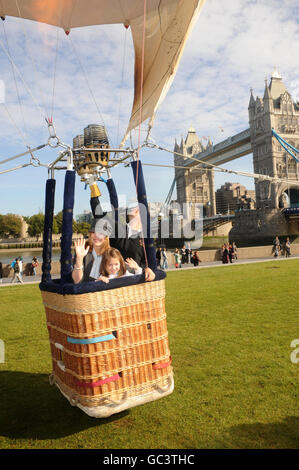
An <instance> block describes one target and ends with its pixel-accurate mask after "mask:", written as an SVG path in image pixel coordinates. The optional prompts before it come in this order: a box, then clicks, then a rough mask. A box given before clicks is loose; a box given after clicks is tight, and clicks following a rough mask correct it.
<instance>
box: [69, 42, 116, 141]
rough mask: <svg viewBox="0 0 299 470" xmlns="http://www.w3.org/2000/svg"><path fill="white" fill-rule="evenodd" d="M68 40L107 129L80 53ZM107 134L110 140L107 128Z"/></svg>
mask: <svg viewBox="0 0 299 470" xmlns="http://www.w3.org/2000/svg"><path fill="white" fill-rule="evenodd" d="M68 39H69V41H70V44H71V46H72V49H73V52H74V55H75V57H76V59H77V61H78V64H79V66H80V68H81V71H82V73H83V76H84V78H85V81H86V84H87V87H88V90H89V93H90V95H91V97H92V100H93V102H94V105H95V107H96V109H97V112H98V114H99V116H100V119H101V122H102V123H103V125H104V127H105V128H106V125H105V122H104V118H103V116H102V113H101V110H100V108H99V106H98V103H97V101H96V99H95V96H94V93H93V91H92V88H91V86H90V83H89V80H88V77H87V75H86V72H85V69H84V67H83V65H82V62H81V60H80V58H79V54H78V52H77V50H76V48H75V44H74V43H73V41H72V38H71V36H70V35H69V36H68ZM106 133H107V137H108V139H109V140H110V137H109V135H108V130H107V128H106ZM110 141H111V140H110Z"/></svg>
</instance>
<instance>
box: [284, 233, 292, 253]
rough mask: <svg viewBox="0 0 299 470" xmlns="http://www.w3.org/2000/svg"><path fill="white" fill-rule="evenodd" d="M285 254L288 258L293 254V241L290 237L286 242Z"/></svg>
mask: <svg viewBox="0 0 299 470" xmlns="http://www.w3.org/2000/svg"><path fill="white" fill-rule="evenodd" d="M285 255H286V258H288V257H289V256H291V242H290V239H289V237H287V239H286V243H285Z"/></svg>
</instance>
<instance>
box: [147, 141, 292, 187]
mask: <svg viewBox="0 0 299 470" xmlns="http://www.w3.org/2000/svg"><path fill="white" fill-rule="evenodd" d="M144 146H145V147H148V148H157V149H158V150H162V151H164V152H168V153H171V154H173V155H178V156H180V157H186V155H184V154H182V153H179V152H175V151H173V150H169V149H166V148H163V147H161V146H159V145H157V144H154V143H149V142H145V143H144ZM188 159H190V160H194V161H195V162H197V163H202V164H203V165H204V166H205V168H204V169H205V170H214V171H219V172H223V173H230V174H234V175H239V176H245V177H248V178H254V179H258V180H267V181H273V182H277V183H288V182H289V180H285V179H281V178H276V177H274V176H268V175H262V174H260V173H248V172H245V171H237V170H228V169H227V168H223V167H221V166H217V165H213V163H208V162H205V161H203V160H199V159H198V158H194V157H191V156H190V155H188ZM144 165H149V163H148V164H146V163H145V164H144ZM151 165H152V166H162V165H158V164H155V165H154V164H151ZM207 166H209V167H211V168H207ZM197 167H198V165H195V166H183V167H181V168H183V169H185V170H192V171H193V170H197V169H198V168H197ZM174 168H175V167H174ZM290 183H291V184H293V185H296V186H298V185H299V182H297V183H296V181H290Z"/></svg>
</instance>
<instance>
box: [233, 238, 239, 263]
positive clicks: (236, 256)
mask: <svg viewBox="0 0 299 470" xmlns="http://www.w3.org/2000/svg"><path fill="white" fill-rule="evenodd" d="M233 250H234V257H235V260H237V259H238V249H237V245H236V244H235V242H233Z"/></svg>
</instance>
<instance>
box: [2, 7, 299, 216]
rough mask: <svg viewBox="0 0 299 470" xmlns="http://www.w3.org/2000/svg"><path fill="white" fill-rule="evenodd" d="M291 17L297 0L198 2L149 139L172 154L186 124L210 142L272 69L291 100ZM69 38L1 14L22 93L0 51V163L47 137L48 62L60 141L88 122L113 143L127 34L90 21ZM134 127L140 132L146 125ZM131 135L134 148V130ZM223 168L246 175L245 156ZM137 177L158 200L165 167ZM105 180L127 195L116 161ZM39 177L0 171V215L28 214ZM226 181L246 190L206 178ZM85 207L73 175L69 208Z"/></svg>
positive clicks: (127, 62) (37, 197)
mask: <svg viewBox="0 0 299 470" xmlns="http://www.w3.org/2000/svg"><path fill="white" fill-rule="evenodd" d="M298 18H299V15H298V13H297V0H279V1H278V0H259V1H252V0H239V1H230V2H222V1H219V0H207V2H206V4H205V6H204V7H203V10H202V12H201V14H200V17H199V19H198V22H197V23H196V25H195V27H194V30H193V32H192V35H191V36H190V38H189V40H188V43H187V46H186V48H185V51H184V55H183V58H182V60H181V62H180V66H179V69H178V72H177V75H176V77H175V80H174V82H173V84H172V87H171V88H170V91H169V93H168V95H167V96H166V98H165V100H164V101H163V103H162V105H161V107H160V109H159V111H158V113H157V116H156V120H155V125H154V128H153V130H152V137H153V138H154V140H155V141H156V142H157V143H158V144H159V145H161V146H162V147H166V148H167V149H170V150H172V149H173V147H174V142H175V139H177V140H178V141H180V140H181V137H182V136H183V137H184V138H185V137H186V134H187V131H188V129H189V128H190V126H191V125H192V126H193V127H194V128H195V130H196V132H197V134H198V136H199V137H200V138H202V137H203V136H210V138H211V140H212V141H213V143H217V142H219V141H221V140H223V139H225V138H227V137H229V136H230V135H234V134H235V133H237V132H240V131H242V130H244V129H246V128H247V127H248V103H249V97H250V88H252V89H253V93H254V96H257V95H258V96H263V92H264V86H265V79H266V78H267V79H268V80H270V77H271V73H272V72H273V70H274V67H275V66H276V67H277V69H278V71H279V72H280V74H281V76H282V78H283V81H284V83H285V84H286V86H287V88H288V90H289V91H290V92H291V93H292V95H293V97H297V99H299V74H298V71H299V66H298V44H299V24H298ZM70 36H71V41H70V37H68V36H66V35H65V33H64V32H63V31H59V32H58V30H57V29H56V28H54V27H49V26H47V25H42V24H38V23H34V22H29V21H24V20H19V19H17V18H7V19H6V21H5V25H4V28H3V24H2V22H1V24H0V40H1V42H2V43H4V44H5V46H6V47H7V42H6V39H7V40H8V46H9V50H10V53H11V56H12V57H13V60H14V62H15V64H16V65H17V67H18V70H19V71H20V73H21V74H22V77H23V79H24V81H25V82H26V84H27V87H28V88H29V89H30V93H29V92H28V89H27V88H25V86H24V84H23V82H22V80H21V78H20V77H19V75H18V73H17V72H15V77H14V75H13V73H12V67H11V65H10V62H9V60H8V59H7V57H6V55H5V53H4V51H3V50H2V48H1V47H0V80H2V81H3V83H4V85H5V106H4V105H3V104H0V161H1V160H3V159H5V158H9V157H11V156H13V155H16V154H18V153H21V152H23V151H24V150H26V147H25V145H26V144H28V145H30V146H31V147H35V146H37V145H40V144H43V143H46V141H47V139H48V129H47V126H46V123H45V120H44V117H43V116H42V114H43V113H45V114H51V108H52V96H53V83H54V80H53V77H54V68H55V62H56V75H55V89H54V90H55V93H54V106H53V117H54V123H55V127H56V131H57V134H58V135H59V137H60V138H61V140H62V141H64V142H66V143H69V144H72V138H73V137H74V136H75V135H77V134H80V133H82V132H83V129H84V127H86V126H87V125H88V124H92V123H99V124H102V123H103V122H104V124H105V125H106V127H107V130H108V133H109V138H110V143H111V144H112V145H117V144H118V143H119V141H120V140H121V138H122V136H123V134H124V132H125V129H126V126H127V123H128V119H129V115H130V110H131V106H132V100H133V71H134V55H133V48H132V40H131V34H130V31H129V30H125V28H124V27H123V26H121V25H112V26H109V27H106V26H94V27H90V28H82V29H76V30H72V31H71V34H70ZM71 42H72V43H73V44H74V46H75V50H76V51H77V54H78V56H79V58H80V62H81V64H82V65H83V67H84V70H85V71H86V74H87V76H88V83H87V81H86V78H85V75H84V73H82V70H81V67H80V64H79V62H78V59H77V54H76V53H74V50H73V47H72V44H71ZM57 45H58V48H57ZM56 48H57V50H58V54H57V56H56ZM15 81H16V82H17V89H16V84H15ZM88 84H89V86H88ZM89 87H90V88H91V90H92V94H93V96H92V95H91V93H90V90H89ZM17 90H18V91H17ZM18 95H19V98H18ZM31 95H32V96H31ZM32 97H34V100H33V98H32ZM93 97H94V98H95V101H96V103H97V106H96V105H95V103H94V100H93ZM19 100H20V102H21V104H22V106H21V107H20V104H19ZM36 103H38V106H37V105H36ZM41 110H42V112H41ZM99 110H100V113H99ZM7 112H8V113H9V115H10V116H12V118H13V121H14V124H13V123H12V122H11V120H10V118H9V116H8V114H7ZM23 118H24V119H23ZM16 126H17V129H16ZM220 128H223V130H224V132H221V131H220ZM142 129H143V135H144V136H145V133H146V129H147V127H146V125H145V124H144V125H143V126H142ZM133 140H134V143H135V144H137V132H135V133H134V132H133ZM203 143H205V141H203ZM36 156H37V157H39V158H40V161H41V162H43V163H49V162H51V161H53V160H54V159H55V158H56V156H57V153H56V151H55V150H48V149H47V150H41V151H40V152H37V153H36ZM140 158H141V160H142V161H144V162H146V163H160V164H164V165H172V164H173V157H172V155H171V154H169V153H166V152H161V151H155V150H144V151H141V154H140ZM28 161H29V157H28V156H27V157H22V158H20V159H17V160H15V161H13V162H10V163H8V164H4V165H0V171H2V170H5V169H9V168H12V167H14V166H17V165H20V164H24V163H28ZM224 167H225V168H233V169H237V170H241V171H249V172H252V171H253V168H252V156H251V155H248V156H246V157H243V158H241V159H239V160H236V161H233V162H231V163H229V164H226V165H224ZM144 174H145V179H146V183H147V192H148V199H149V201H164V200H165V198H166V196H167V193H168V191H169V188H170V186H171V183H172V180H173V176H174V170H173V169H171V168H168V169H166V168H165V169H162V168H154V167H149V166H148V167H144ZM55 176H56V179H57V193H56V200H55V212H58V211H59V210H61V208H62V193H63V178H64V174H63V172H56V175H55ZM113 177H114V179H115V183H116V186H117V189H118V191H119V193H120V194H121V195H123V197H125V195H126V196H127V198H130V197H134V194H135V189H134V186H133V180H132V175H131V170H130V168H125V167H123V166H119V167H118V168H116V169H115V170H114V172H113ZM46 179H47V169H46V168H43V167H32V166H30V167H27V168H23V169H20V170H16V171H14V172H10V173H5V174H2V175H0V213H1V214H5V213H9V212H13V213H18V214H22V215H32V214H34V213H37V212H39V211H43V208H44V187H45V181H46ZM228 180H229V181H239V182H240V183H241V184H243V185H245V186H247V188H248V189H253V188H254V185H253V180H252V179H250V178H244V177H237V176H231V175H230V176H228V175H225V174H222V173H217V174H216V175H215V188H216V189H217V188H218V187H219V186H221V184H224V182H225V181H228ZM100 188H101V189H102V190H103V191H102V192H103V196H104V197H103V200H107V192H106V189H105V186H104V185H100ZM84 209H89V191H88V190H84V184H83V183H82V182H80V179H79V177H77V179H76V203H75V209H74V213H75V214H78V213H81V212H83V210H84Z"/></svg>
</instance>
